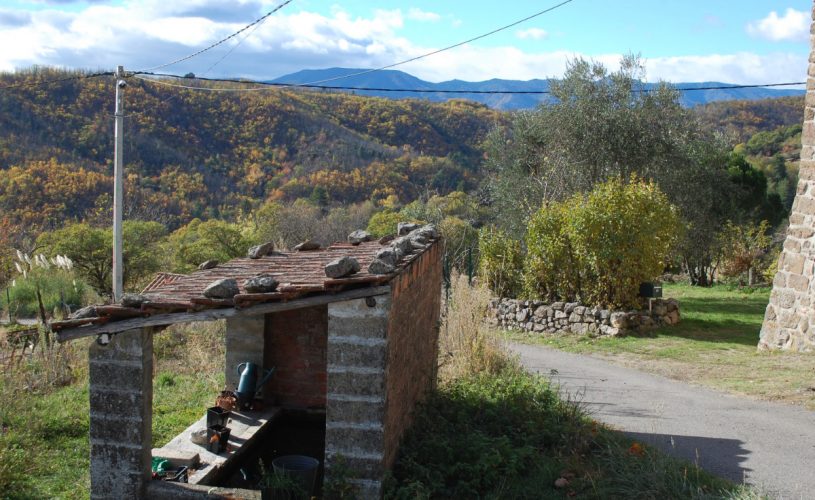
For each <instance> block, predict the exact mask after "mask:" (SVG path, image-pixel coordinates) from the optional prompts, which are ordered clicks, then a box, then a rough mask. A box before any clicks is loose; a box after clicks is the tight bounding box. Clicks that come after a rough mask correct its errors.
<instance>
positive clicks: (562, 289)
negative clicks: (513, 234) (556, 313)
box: [523, 202, 584, 301]
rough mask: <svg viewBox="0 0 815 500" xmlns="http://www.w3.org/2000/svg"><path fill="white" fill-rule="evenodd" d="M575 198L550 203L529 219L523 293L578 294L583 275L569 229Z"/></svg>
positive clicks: (549, 297) (553, 296) (552, 297)
mask: <svg viewBox="0 0 815 500" xmlns="http://www.w3.org/2000/svg"><path fill="white" fill-rule="evenodd" d="M572 205H573V203H572V202H562V203H551V204H549V205H548V206H546V207H544V208H542V209H541V210H539V211H538V212H537V213H536V214H534V215H533V216H532V218H531V219H530V221H529V227H528V230H527V235H526V246H527V255H526V259H525V260H526V262H525V263H524V266H523V269H524V272H523V282H524V294H525V295H526V296H528V297H534V298H539V299H545V300H549V301H552V300H555V299H558V298H573V297H575V296H576V295H577V294H578V292H579V290H580V289H581V285H582V282H583V279H584V276H582V275H581V273H582V272H583V268H582V267H581V265H580V262H579V261H578V255H576V254H575V251H574V245H573V243H572V241H571V234H570V231H569V216H570V210H571V209H572V208H573V206H572Z"/></svg>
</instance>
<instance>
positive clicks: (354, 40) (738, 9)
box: [0, 0, 812, 83]
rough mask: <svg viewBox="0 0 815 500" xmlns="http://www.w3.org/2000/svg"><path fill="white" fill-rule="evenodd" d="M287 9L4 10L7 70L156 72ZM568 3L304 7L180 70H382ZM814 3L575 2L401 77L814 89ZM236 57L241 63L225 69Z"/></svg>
mask: <svg viewBox="0 0 815 500" xmlns="http://www.w3.org/2000/svg"><path fill="white" fill-rule="evenodd" d="M280 1H281V0H236V1H230V0H184V1H174V0H125V1H115V2H106V1H90V2H88V1H82V2H73V1H71V0H4V1H3V2H2V3H0V46H2V47H4V49H3V51H0V69H2V70H6V71H9V70H13V69H15V68H20V67H26V66H31V65H34V64H40V65H56V66H64V67H81V68H89V69H99V68H111V67H113V66H114V65H116V64H124V65H125V67H126V68H128V69H142V68H147V67H151V66H154V65H157V64H161V63H163V62H167V61H169V60H172V59H175V58H177V57H181V56H183V55H186V54H188V53H191V52H194V51H195V50H197V49H199V48H202V47H204V46H206V45H208V44H209V43H212V42H213V41H215V40H217V39H219V38H221V37H223V36H226V35H228V34H229V33H231V32H233V31H235V30H236V29H238V28H240V27H241V26H242V25H244V24H246V23H248V22H249V21H251V20H253V19H254V18H256V17H259V15H261V14H262V13H264V12H266V11H268V10H270V8H272V7H273V6H275V5H277V4H278V3H279V2H280ZM557 3H559V0H551V1H541V0H538V1H527V0H512V1H504V2H494V1H485V0H468V1H464V0H448V1H445V2H439V1H429V0H411V1H401V2H396V1H379V2H372V1H366V0H345V1H342V2H332V1H320V0H294V1H293V2H292V3H291V4H290V5H288V6H287V7H285V8H284V9H282V10H281V11H280V12H279V13H278V14H275V15H274V16H273V17H271V18H269V19H268V20H267V21H266V22H264V23H263V25H262V26H260V27H259V28H258V29H257V30H254V31H252V32H251V34H250V35H249V36H248V37H247V38H246V39H245V40H244V41H243V42H242V43H241V44H240V46H238V47H236V48H233V47H232V46H231V45H230V44H225V45H224V46H222V47H219V48H218V49H215V50H213V51H211V52H209V53H207V54H205V55H204V56H201V57H198V58H195V59H193V60H191V61H189V62H187V63H184V64H181V65H177V66H173V67H171V68H167V69H168V70H169V71H172V72H177V73H186V72H188V71H192V72H194V73H196V74H199V75H201V74H203V73H205V72H206V76H212V77H217V76H243V77H251V78H273V77H277V76H281V75H283V74H286V73H290V72H294V71H297V70H299V69H310V68H322V67H332V66H343V67H366V68H367V67H376V66H383V65H386V64H390V63H392V62H395V61H399V60H403V59H407V58H409V57H413V56H415V55H418V54H421V53H424V52H427V51H430V50H433V49H437V48H440V47H443V46H446V45H450V44H452V43H456V42H458V41H461V40H464V39H467V38H470V37H472V36H475V35H478V34H481V33H484V32H486V31H490V30H492V29H494V28H497V27H499V26H501V25H504V24H508V23H510V22H513V21H515V20H517V19H520V18H522V17H525V16H528V15H530V14H532V13H534V12H536V11H540V10H543V9H544V8H547V7H549V6H552V5H555V4H557ZM811 8H812V2H811V1H810V0H740V1H739V0H707V1H701V0H684V1H658V0H617V1H611V0H573V1H572V2H571V3H569V4H567V5H565V6H563V7H561V8H559V9H557V10H555V11H553V12H551V13H548V14H544V15H543V16H540V17H538V18H536V19H533V20H530V21H528V22H526V23H524V24H522V25H519V26H516V27H514V28H511V29H509V30H507V31H505V32H502V33H499V34H497V35H494V36H491V37H489V38H487V39H484V40H480V41H478V42H475V43H473V44H470V45H467V46H465V47H462V48H459V49H455V50H453V51H450V52H446V53H443V54H440V55H437V56H433V57H430V58H427V59H424V60H422V61H419V62H415V63H411V64H409V65H405V66H403V67H401V68H400V69H403V70H405V71H408V72H410V73H413V74H415V75H416V76H419V77H420V78H425V79H427V80H432V81H441V80H447V79H454V78H459V79H464V80H486V79H489V78H493V77H499V78H514V79H530V78H546V77H557V76H559V75H560V74H562V72H563V69H564V68H565V65H566V61H568V60H569V59H570V58H574V57H586V58H592V59H596V60H599V61H601V62H603V63H605V64H606V65H608V66H614V65H616V63H617V61H619V58H620V55H621V54H625V53H628V52H634V53H639V54H641V55H642V56H643V57H644V58H645V59H646V67H647V76H648V79H649V80H658V79H665V80H669V81H674V82H679V81H709V80H716V81H726V82H731V83H766V82H777V81H801V80H803V79H804V78H805V75H806V61H807V57H808V52H809V43H808V38H809V37H808V31H809V22H810V21H809V18H810V11H811ZM230 48H233V52H232V53H231V54H229V55H228V56H227V57H226V58H225V59H223V60H222V61H220V62H218V63H217V64H216V65H215V67H213V68H212V69H210V70H209V71H207V69H208V68H209V67H210V66H212V64H213V63H216V62H217V61H219V60H220V59H221V57H222V56H224V55H225V54H226V52H227V51H228V50H230Z"/></svg>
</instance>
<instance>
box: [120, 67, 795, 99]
mask: <svg viewBox="0 0 815 500" xmlns="http://www.w3.org/2000/svg"><path fill="white" fill-rule="evenodd" d="M133 76H134V77H135V78H138V79H140V80H143V81H146V82H152V83H157V84H160V85H165V86H168V87H176V88H183V89H188V90H203V91H210V92H256V91H262V90H269V89H270V88H286V87H294V88H306V89H314V90H346V91H359V92H400V93H406V92H409V93H417V94H496V95H546V94H551V93H552V91H551V90H454V89H410V88H387V87H385V88H380V87H353V86H340V85H316V84H308V83H303V84H292V83H280V82H259V81H254V80H241V79H234V78H204V77H201V78H199V77H196V79H197V80H202V81H206V82H218V83H238V84H247V85H259V86H258V87H250V88H214V87H197V86H193V85H181V84H176V83H170V82H167V81H164V80H159V79H156V78H149V77H150V76H157V77H165V78H176V79H184V78H185V77H182V76H180V75H172V74H167V73H144V72H139V73H134V74H133ZM805 84H806V82H783V83H757V84H743V85H742V84H734V85H708V86H702V87H674V90H677V91H679V92H692V91H699V90H735V89H751V88H761V87H790V86H793V85H805ZM656 90H657V89H655V88H649V89H633V90H632V91H633V92H654V91H656Z"/></svg>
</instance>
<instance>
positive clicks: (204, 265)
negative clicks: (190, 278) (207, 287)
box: [198, 260, 219, 270]
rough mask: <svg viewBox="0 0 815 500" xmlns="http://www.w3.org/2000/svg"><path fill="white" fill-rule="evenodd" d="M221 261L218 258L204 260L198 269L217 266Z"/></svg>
mask: <svg viewBox="0 0 815 500" xmlns="http://www.w3.org/2000/svg"><path fill="white" fill-rule="evenodd" d="M218 264H219V262H218V261H217V260H208V261H206V262H202V263H201V265H200V266H198V269H201V270H204V269H212V268H213V267H217V266H218Z"/></svg>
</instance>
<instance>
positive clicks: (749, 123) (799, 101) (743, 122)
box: [694, 95, 804, 146]
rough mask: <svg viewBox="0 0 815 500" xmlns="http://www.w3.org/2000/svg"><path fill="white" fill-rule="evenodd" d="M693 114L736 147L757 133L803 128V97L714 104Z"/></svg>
mask: <svg viewBox="0 0 815 500" xmlns="http://www.w3.org/2000/svg"><path fill="white" fill-rule="evenodd" d="M694 111H695V112H696V113H697V114H698V116H699V118H700V119H701V121H702V124H703V125H704V126H705V127H707V128H709V129H711V130H718V131H721V132H723V133H724V134H725V135H726V137H727V139H728V140H729V141H730V142H731V143H732V145H733V146H735V145H736V144H739V143H742V142H747V141H748V140H749V139H750V137H751V136H753V135H754V134H757V133H758V132H762V131H770V130H773V129H776V128H778V127H788V126H790V125H800V124H801V121H802V120H803V118H804V96H802V95H801V96H791V97H779V98H775V99H761V100H756V101H723V102H713V103H710V104H706V105H704V106H698V107H696V108H694Z"/></svg>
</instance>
